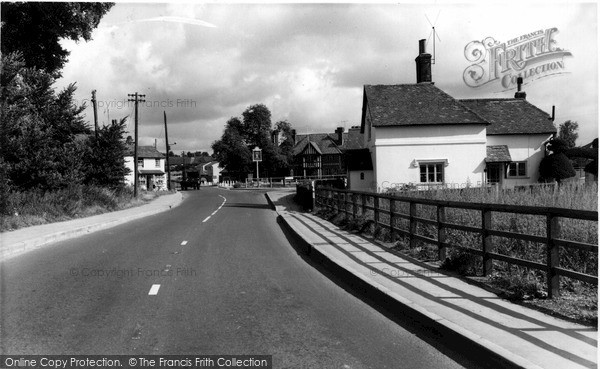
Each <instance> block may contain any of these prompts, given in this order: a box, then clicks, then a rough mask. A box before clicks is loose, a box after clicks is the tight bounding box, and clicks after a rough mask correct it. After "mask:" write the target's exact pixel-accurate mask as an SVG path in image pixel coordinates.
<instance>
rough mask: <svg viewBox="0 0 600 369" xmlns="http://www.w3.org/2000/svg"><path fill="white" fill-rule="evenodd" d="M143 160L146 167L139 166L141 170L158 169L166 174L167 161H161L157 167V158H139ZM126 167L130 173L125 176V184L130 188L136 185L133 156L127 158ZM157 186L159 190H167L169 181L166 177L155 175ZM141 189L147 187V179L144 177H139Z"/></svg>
mask: <svg viewBox="0 0 600 369" xmlns="http://www.w3.org/2000/svg"><path fill="white" fill-rule="evenodd" d="M138 159H143V161H144V166H143V167H142V166H139V167H138V170H139V169H157V170H161V171H163V172H165V159H159V165H158V166H157V165H156V161H155V158H138ZM125 167H127V168H128V169H129V170H130V172H129V174H127V175H126V176H125V184H127V185H129V186H133V185H134V177H133V156H126V157H125ZM154 181H155V183H154V184H155V185H156V187H157V189H158V190H167V179H166V175H165V174H163V175H155V176H154ZM139 183H140V187H142V188H145V186H146V178H145V176H144V175H140V176H139Z"/></svg>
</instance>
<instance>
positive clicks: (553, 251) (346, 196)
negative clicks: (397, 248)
mask: <svg viewBox="0 0 600 369" xmlns="http://www.w3.org/2000/svg"><path fill="white" fill-rule="evenodd" d="M369 200H370V201H369ZM382 200H385V201H387V202H388V203H389V208H387V209H386V208H383V207H382V206H381V202H382ZM315 202H316V206H318V207H325V208H329V209H333V210H335V211H336V212H341V213H344V214H345V215H346V216H351V217H353V218H357V217H358V215H359V213H360V215H361V216H364V215H365V214H366V212H367V211H369V212H372V213H373V215H372V220H373V222H374V224H375V225H376V226H377V227H381V228H384V229H388V230H389V231H390V235H391V237H392V240H395V239H396V238H395V237H396V236H397V235H403V236H406V237H408V239H409V244H410V247H411V248H412V247H415V246H416V242H418V241H421V242H425V243H428V244H433V245H436V246H437V248H438V258H439V259H440V260H445V259H446V254H447V250H448V248H457V249H460V250H462V251H465V252H468V253H471V254H473V255H476V256H479V257H481V258H482V260H483V275H484V276H485V275H488V274H489V273H490V272H492V270H493V261H494V260H497V261H501V262H506V263H509V264H512V265H519V266H523V267H527V268H531V269H536V270H540V271H543V272H545V273H546V283H547V287H548V297H549V298H552V297H553V296H557V295H558V294H559V287H560V286H559V277H561V276H562V277H567V278H572V279H576V280H579V281H583V282H587V283H591V284H594V285H596V286H597V285H598V276H597V275H591V274H585V273H581V272H577V271H573V270H569V269H565V268H562V267H560V266H559V265H560V264H559V262H560V253H559V248H561V247H563V248H567V249H577V250H581V251H586V252H593V253H594V254H595V255H596V256H597V255H598V245H595V244H589V243H585V242H578V241H572V240H565V239H562V238H561V225H560V221H559V219H561V218H567V219H577V220H584V221H595V222H598V212H597V211H587V210H573V209H563V208H550V207H535V206H520V205H503V204H484V203H465V202H455V201H441V200H432V199H418V198H411V197H398V196H392V195H384V194H377V193H372V192H360V191H349V190H337V189H332V188H318V189H317V190H316V192H315ZM370 204H372V205H370ZM399 204H405V206H406V204H408V212H400V211H399V210H398V205H399ZM417 205H426V206H433V207H435V214H436V216H435V219H429V218H425V217H423V216H422V214H419V213H418V210H417ZM449 209H466V210H471V211H478V212H479V213H480V218H481V222H480V225H479V226H472V225H464V224H457V223H452V222H451V221H450V219H448V218H449V217H448V214H447V213H448V210H449ZM493 213H512V214H525V215H536V216H543V217H545V234H544V235H543V236H539V235H531V234H522V233H515V232H507V231H503V230H498V229H494V227H493V224H492V214H493ZM382 214H385V215H387V216H388V218H389V221H388V222H383V221H381V215H382ZM397 219H404V220H408V222H409V226H408V229H401V228H398V227H397V226H396V220H397ZM418 224H426V225H431V226H435V227H436V231H437V232H436V233H437V238H432V237H427V236H424V235H421V234H418V233H417V228H418V227H417V226H418ZM452 229H454V230H458V231H463V232H470V233H474V234H479V235H480V236H481V244H480V245H479V248H470V247H465V246H464V245H456V244H450V243H449V242H448V237H447V231H448V230H452ZM493 237H502V238H507V239H513V240H522V241H529V242H536V243H540V244H544V245H545V248H546V255H545V263H541V262H536V261H530V260H525V259H521V258H517V257H513V256H509V255H504V254H499V253H497V252H495V251H496V250H495V248H494V242H493Z"/></svg>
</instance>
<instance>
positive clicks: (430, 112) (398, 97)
mask: <svg viewBox="0 0 600 369" xmlns="http://www.w3.org/2000/svg"><path fill="white" fill-rule="evenodd" d="M424 41H425V40H421V41H420V45H419V56H417V58H416V59H415V61H416V64H417V83H416V84H400V85H365V86H364V92H363V106H362V118H361V128H360V132H361V133H362V134H363V139H364V141H363V145H364V147H365V148H366V149H367V150H368V155H367V150H362V151H359V152H354V153H349V154H350V155H352V156H351V158H354V159H350V160H351V161H352V162H353V164H352V165H351V166H350V168H351V170H350V172H349V177H348V178H349V185H350V188H351V189H371V190H377V191H386V190H388V189H392V188H398V187H402V186H403V185H408V184H411V185H416V186H417V187H418V188H422V189H425V188H432V187H437V188H442V187H467V186H481V185H484V184H498V185H500V186H503V187H513V186H515V185H526V184H531V183H535V182H537V181H538V177H539V174H538V167H539V163H540V161H541V160H542V158H543V157H544V155H545V147H543V143H544V142H546V141H547V140H548V138H550V137H552V136H553V135H555V133H556V128H555V127H554V125H553V123H552V121H551V118H550V116H549V115H548V114H547V113H545V112H543V111H542V110H540V109H539V108H537V107H536V106H534V105H532V104H530V103H529V102H527V101H526V99H525V97H526V94H525V92H522V91H520V85H519V91H518V92H517V93H516V94H515V98H509V99H468V100H457V99H455V98H453V97H451V96H450V95H448V94H447V93H445V92H444V91H442V90H440V89H439V88H437V87H436V86H434V84H433V82H432V81H431V55H430V54H427V53H425V44H424ZM369 159H370V162H369ZM369 168H372V169H369ZM361 178H363V179H362V180H361Z"/></svg>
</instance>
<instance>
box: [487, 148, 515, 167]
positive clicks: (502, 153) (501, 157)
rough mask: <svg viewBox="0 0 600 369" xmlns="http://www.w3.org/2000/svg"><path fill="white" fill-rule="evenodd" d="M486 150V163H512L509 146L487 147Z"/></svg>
mask: <svg viewBox="0 0 600 369" xmlns="http://www.w3.org/2000/svg"><path fill="white" fill-rule="evenodd" d="M486 149H487V156H486V158H485V162H486V163H505V162H510V161H512V159H511V157H510V152H508V146H506V145H494V146H486Z"/></svg>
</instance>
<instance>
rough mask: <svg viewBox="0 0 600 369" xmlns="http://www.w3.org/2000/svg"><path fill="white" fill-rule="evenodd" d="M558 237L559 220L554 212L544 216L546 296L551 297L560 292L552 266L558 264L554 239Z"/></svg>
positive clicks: (556, 275)
mask: <svg viewBox="0 0 600 369" xmlns="http://www.w3.org/2000/svg"><path fill="white" fill-rule="evenodd" d="M559 237H560V222H559V219H558V217H557V216H555V215H554V214H548V215H547V216H546V238H547V241H546V266H547V268H548V269H547V271H546V279H547V283H548V298H553V297H555V296H558V295H559V294H560V292H559V287H560V286H559V285H560V279H559V276H558V274H556V271H555V269H554V268H556V267H558V266H559V259H558V255H559V253H558V246H557V245H556V244H555V243H554V239H556V238H559Z"/></svg>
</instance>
